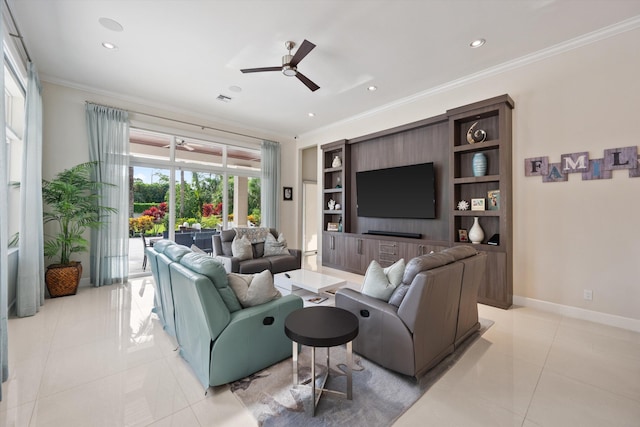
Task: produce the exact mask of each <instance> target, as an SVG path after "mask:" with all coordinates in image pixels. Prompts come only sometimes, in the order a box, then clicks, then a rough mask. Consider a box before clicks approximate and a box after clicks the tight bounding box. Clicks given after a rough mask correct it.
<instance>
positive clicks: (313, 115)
mask: <svg viewBox="0 0 640 427" xmlns="http://www.w3.org/2000/svg"><path fill="white" fill-rule="evenodd" d="M307 115H308V116H309V117H315V116H316V115H315V113H309V114H307Z"/></svg>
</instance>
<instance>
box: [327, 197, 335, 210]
mask: <svg viewBox="0 0 640 427" xmlns="http://www.w3.org/2000/svg"><path fill="white" fill-rule="evenodd" d="M327 206H328V207H329V210H330V211H332V210H334V209H335V208H336V201H335V200H333V199H329V203H327Z"/></svg>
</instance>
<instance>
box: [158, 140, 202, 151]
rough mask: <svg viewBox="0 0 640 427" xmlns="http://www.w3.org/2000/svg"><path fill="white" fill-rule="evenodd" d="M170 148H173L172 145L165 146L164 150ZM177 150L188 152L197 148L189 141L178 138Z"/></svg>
mask: <svg viewBox="0 0 640 427" xmlns="http://www.w3.org/2000/svg"><path fill="white" fill-rule="evenodd" d="M194 145H197V144H194ZM169 147H171V145H165V146H164V148H169ZM176 149H183V150H187V151H193V150H195V148H193V147H192V146H191V145H190V144H189V143H188V142H187V141H185V140H184V139H182V138H176Z"/></svg>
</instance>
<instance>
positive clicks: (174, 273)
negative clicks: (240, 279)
mask: <svg viewBox="0 0 640 427" xmlns="http://www.w3.org/2000/svg"><path fill="white" fill-rule="evenodd" d="M155 248H157V249H158V250H156V249H154V248H147V254H148V256H149V258H150V260H151V266H152V272H153V274H154V279H155V280H156V282H157V283H158V285H159V286H158V288H159V292H160V293H161V298H160V300H161V307H156V309H155V310H156V312H158V311H161V312H162V313H163V318H164V321H165V323H166V324H168V323H169V322H171V321H173V325H174V329H175V336H176V339H177V341H178V346H179V349H180V355H181V356H182V357H183V358H184V359H185V360H186V361H187V362H188V363H189V365H190V366H191V368H192V369H193V371H194V372H195V374H196V377H197V378H198V381H200V383H201V384H202V385H203V387H205V388H207V387H209V386H217V385H222V384H226V383H229V382H232V381H235V380H238V379H241V378H244V377H246V376H248V375H251V374H253V373H255V372H257V371H260V370H262V369H264V368H266V367H268V366H271V365H273V364H275V363H277V362H279V361H280V360H283V359H286V358H287V357H290V356H291V341H290V340H289V339H288V338H287V337H286V335H285V334H284V320H285V318H286V317H287V315H288V314H289V313H291V312H292V311H294V310H297V309H299V308H302V299H301V298H300V297H298V296H296V295H287V296H284V297H281V298H278V299H275V300H273V301H270V302H267V303H265V304H261V305H258V306H255V307H248V308H242V306H241V305H240V303H239V301H238V299H237V297H236V296H235V294H234V293H233V291H232V290H231V288H230V287H229V286H228V284H229V282H228V277H227V273H226V271H225V269H224V266H223V265H222V264H221V263H220V262H219V261H217V260H216V259H214V258H212V257H210V256H208V255H205V254H200V253H195V252H191V251H190V250H188V248H186V247H184V246H181V245H175V244H171V243H162V244H161V245H160V246H158V245H157V243H156V245H155ZM183 248H184V249H183ZM160 249H161V250H162V252H161V253H160V252H159V250H160ZM185 249H186V250H185ZM154 263H155V265H156V266H155V268H154ZM164 267H168V269H167V270H168V273H167V271H166V270H164V271H163V268H164ZM156 275H157V276H156ZM169 295H170V297H171V298H170V299H171V307H170V308H169V307H166V306H164V305H163V304H162V302H163V301H164V302H167V303H168V302H169V298H168V297H169ZM157 302H158V301H157V300H156V303H157ZM171 315H172V316H171ZM170 317H172V319H171V318H170ZM165 327H166V325H165ZM167 329H168V328H167ZM168 332H170V331H169V330H168Z"/></svg>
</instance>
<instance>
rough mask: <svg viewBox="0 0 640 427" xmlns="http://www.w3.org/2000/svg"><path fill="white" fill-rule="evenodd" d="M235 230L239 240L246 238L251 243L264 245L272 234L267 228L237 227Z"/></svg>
mask: <svg viewBox="0 0 640 427" xmlns="http://www.w3.org/2000/svg"><path fill="white" fill-rule="evenodd" d="M234 230H235V232H236V238H237V239H240V238H242V237H243V236H246V237H247V239H248V240H249V242H250V243H262V242H264V241H265V240H267V236H268V235H269V234H271V230H269V229H268V228H266V227H236V228H234Z"/></svg>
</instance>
